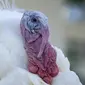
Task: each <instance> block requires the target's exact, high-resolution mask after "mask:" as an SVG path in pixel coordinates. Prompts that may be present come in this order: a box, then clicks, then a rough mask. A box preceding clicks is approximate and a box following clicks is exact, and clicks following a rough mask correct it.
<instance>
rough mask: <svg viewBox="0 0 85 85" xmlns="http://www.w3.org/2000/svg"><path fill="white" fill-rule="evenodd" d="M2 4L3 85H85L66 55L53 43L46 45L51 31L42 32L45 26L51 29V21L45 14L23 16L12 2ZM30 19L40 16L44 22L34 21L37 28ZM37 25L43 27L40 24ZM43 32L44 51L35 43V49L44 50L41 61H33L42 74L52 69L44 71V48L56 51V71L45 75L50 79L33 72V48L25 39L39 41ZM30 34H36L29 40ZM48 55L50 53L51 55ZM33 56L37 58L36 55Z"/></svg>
mask: <svg viewBox="0 0 85 85" xmlns="http://www.w3.org/2000/svg"><path fill="white" fill-rule="evenodd" d="M0 3H1V9H0V85H82V84H81V82H80V80H79V78H78V76H77V75H76V73H75V72H73V71H70V63H69V61H68V59H67V57H65V56H64V54H63V52H62V51H61V50H60V49H59V48H57V47H55V46H52V45H50V44H49V43H48V44H47V45H45V44H46V43H47V42H46V41H47V40H48V36H49V29H46V28H45V31H44V30H43V29H40V28H41V27H42V26H46V27H47V28H49V26H47V25H48V22H47V17H46V16H45V15H44V14H43V13H41V12H37V11H26V12H24V13H23V12H22V11H21V10H19V9H14V8H13V7H14V5H12V6H10V5H9V2H8V0H0ZM36 14H38V15H36ZM29 15H30V16H35V15H36V16H37V17H40V19H38V21H37V20H36V19H33V22H34V23H35V24H33V23H31V21H30V20H29V19H30V16H29ZM36 16H35V18H36ZM42 19H44V20H42ZM27 20H28V21H27ZM23 22H24V23H23ZM36 22H39V23H38V24H37V23H36ZM40 23H41V24H40ZM24 28H26V29H24ZM29 28H30V29H29ZM23 30H27V31H26V32H27V33H25V35H26V36H24V32H25V31H23ZM40 30H42V31H43V33H45V34H44V35H43V37H44V38H42V40H40V41H39V42H41V41H42V42H41V45H40V49H39V48H37V47H38V46H37V45H36V43H35V46H37V47H36V49H38V50H40V51H39V53H37V52H36V51H37V50H36V51H35V53H36V54H37V58H39V60H38V61H37V58H34V57H32V58H33V59H34V60H32V62H34V61H35V65H38V66H39V67H38V68H39V69H41V71H42V70H43V69H49V68H47V67H46V68H45V67H43V66H44V65H43V64H42V63H41V62H44V60H43V61H42V59H44V58H42V57H41V55H42V53H43V50H44V48H43V47H45V46H47V48H48V46H49V47H50V48H53V50H51V51H52V53H51V52H50V53H51V54H50V55H53V53H54V56H53V62H54V63H53V66H54V67H55V69H54V68H53V67H52V69H54V71H52V72H50V71H49V70H48V71H47V72H46V71H45V73H46V77H47V79H46V78H43V77H42V74H44V73H43V72H42V73H41V72H40V71H38V73H37V72H36V68H35V67H33V68H31V67H32V64H31V63H29V62H28V61H29V60H30V62H31V58H30V56H31V54H32V53H31V51H29V48H31V46H32V45H30V46H29V45H28V44H27V45H26V41H25V40H26V39H25V38H27V39H29V42H32V41H34V40H36V39H37V38H38V37H39V36H40V35H41V34H43V33H42V32H41V31H40ZM47 30H48V31H47ZM28 32H29V33H30V34H32V36H31V35H30V36H28V34H29V33H28ZM45 39H46V40H45ZM27 42H28V41H27ZM31 49H32V48H31ZM42 49H43V50H42ZM32 50H33V49H32ZM49 51H50V50H46V51H45V53H44V54H46V55H48V54H49ZM46 52H48V54H47V53H46ZM44 54H43V56H44ZM56 54H57V55H56ZM32 56H36V55H35V54H32ZM55 56H56V57H55ZM46 60H48V57H47V59H46V58H45V61H46ZM36 61H37V62H38V64H37V62H36ZM39 61H41V62H39ZM46 62H47V61H46ZM46 62H44V64H45V65H46V66H47V64H46ZM48 63H50V61H48ZM48 65H49V64H48ZM33 69H34V70H33ZM52 69H51V70H52ZM47 75H48V76H51V77H48V76H47ZM50 78H51V79H52V80H51V83H49V80H50ZM47 80H48V81H47Z"/></svg>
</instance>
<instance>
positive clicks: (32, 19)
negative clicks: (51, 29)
mask: <svg viewBox="0 0 85 85" xmlns="http://www.w3.org/2000/svg"><path fill="white" fill-rule="evenodd" d="M22 22H23V23H24V26H25V28H26V29H27V30H29V31H30V32H31V33H35V32H38V31H39V30H41V29H43V28H46V26H47V25H48V18H47V17H46V16H45V15H44V14H43V13H41V12H38V11H26V12H25V13H24V15H23V18H22Z"/></svg>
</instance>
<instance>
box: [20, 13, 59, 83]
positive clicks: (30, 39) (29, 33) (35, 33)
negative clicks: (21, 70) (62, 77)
mask: <svg viewBox="0 0 85 85" xmlns="http://www.w3.org/2000/svg"><path fill="white" fill-rule="evenodd" d="M29 18H30V19H29ZM31 19H32V21H31V22H30V23H31V24H30V23H29V21H30V20H31ZM33 19H34V21H33ZM40 19H41V20H42V21H43V22H41V21H40ZM37 20H38V21H37ZM44 22H45V19H44V18H43V17H42V16H41V15H39V12H35V11H30V12H25V13H24V15H23V17H22V20H21V23H20V26H21V33H22V36H23V40H24V44H25V50H26V52H27V55H28V70H29V71H30V72H32V73H34V74H38V75H39V76H40V77H41V78H42V79H43V80H44V81H45V82H46V83H48V84H51V83H52V79H53V77H55V76H56V75H57V74H58V72H59V70H58V66H57V64H56V56H57V54H56V51H55V50H54V49H53V47H52V46H51V45H50V43H49V42H48V38H49V29H48V25H47V24H44ZM33 23H34V24H33Z"/></svg>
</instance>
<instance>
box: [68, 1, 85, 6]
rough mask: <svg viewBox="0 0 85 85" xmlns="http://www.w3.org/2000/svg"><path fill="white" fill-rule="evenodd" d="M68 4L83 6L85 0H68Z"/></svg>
mask: <svg viewBox="0 0 85 85" xmlns="http://www.w3.org/2000/svg"><path fill="white" fill-rule="evenodd" d="M66 3H67V4H76V5H81V4H84V3H85V0H66Z"/></svg>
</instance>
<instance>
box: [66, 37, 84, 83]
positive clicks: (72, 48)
mask: <svg viewBox="0 0 85 85" xmlns="http://www.w3.org/2000/svg"><path fill="white" fill-rule="evenodd" d="M81 43H82V42H81ZM84 47H85V44H80V43H79V42H78V41H77V40H76V39H68V41H67V49H66V56H68V59H69V61H70V64H71V70H73V71H75V72H76V73H77V75H78V76H79V78H80V80H81V82H82V83H83V85H84V84H85V79H84V78H83V77H82V76H81V74H80V72H79V71H78V70H77V69H76V68H75V67H76V66H77V67H78V63H80V62H81V59H84V56H85V54H84V55H82V53H81V52H82V51H83V50H84V53H85V49H82V48H84Z"/></svg>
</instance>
